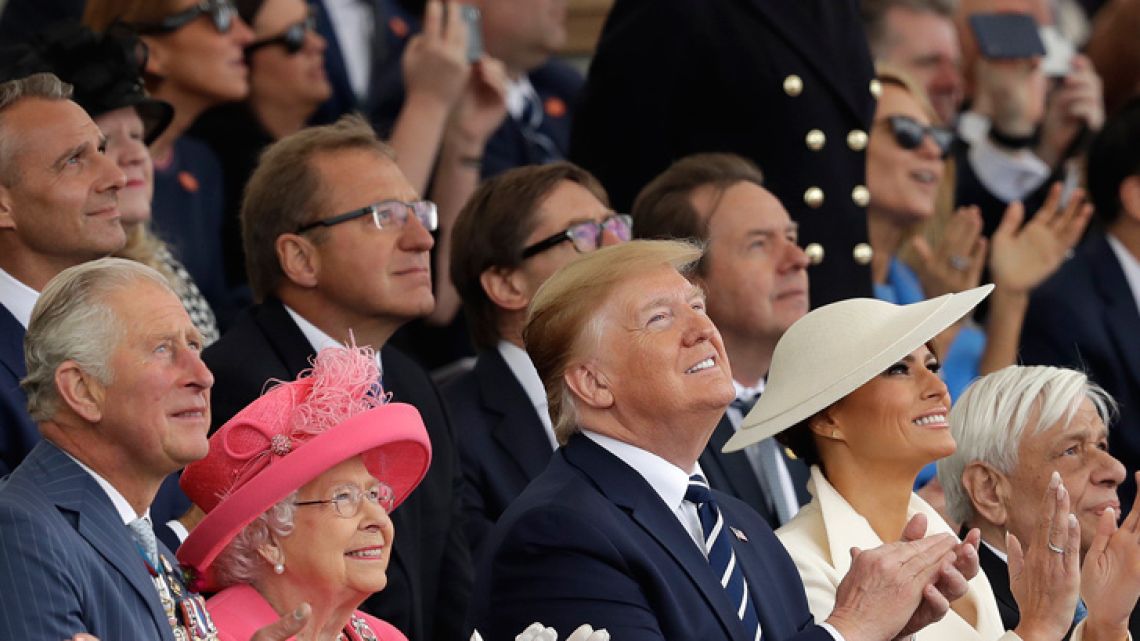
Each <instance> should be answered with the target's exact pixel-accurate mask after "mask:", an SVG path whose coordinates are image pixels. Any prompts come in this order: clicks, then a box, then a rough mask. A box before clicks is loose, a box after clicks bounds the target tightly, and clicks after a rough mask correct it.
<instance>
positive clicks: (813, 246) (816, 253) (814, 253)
mask: <svg viewBox="0 0 1140 641" xmlns="http://www.w3.org/2000/svg"><path fill="white" fill-rule="evenodd" d="M804 253H805V254H807V259H808V261H810V262H811V264H812V265H818V264H820V263H822V262H823V245H820V244H819V243H809V244H808V246H807V247H804Z"/></svg>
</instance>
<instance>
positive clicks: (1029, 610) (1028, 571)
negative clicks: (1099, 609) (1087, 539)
mask: <svg viewBox="0 0 1140 641" xmlns="http://www.w3.org/2000/svg"><path fill="white" fill-rule="evenodd" d="M1039 513H1040V514H1041V519H1040V522H1039V523H1038V526H1037V531H1036V532H1035V533H1034V536H1033V540H1032V541H1029V542H1028V546H1027V547H1026V548H1025V549H1024V550H1023V549H1022V545H1021V542H1020V541H1018V540H1017V537H1016V536H1014V535H1013V533H1012V532H1007V533H1006V551H1007V552H1008V554H1009V587H1010V591H1011V592H1012V593H1013V598H1014V600H1016V601H1017V607H1018V609H1019V610H1020V611H1021V622H1020V623H1019V624H1018V626H1017V629H1016V630H1014V631H1015V632H1017V634H1018V636H1020V637H1021V638H1022V639H1023V640H1024V641H1033V640H1035V639H1059V638H1061V637H1062V636H1064V634H1065V633H1066V632H1067V631H1068V630H1069V626H1070V625H1071V624H1072V622H1073V613H1074V612H1075V611H1076V608H1077V597H1078V593H1079V591H1080V587H1081V572H1080V555H1081V529H1080V527H1081V526H1080V525H1079V524H1078V523H1077V517H1075V516H1073V515H1072V514H1070V513H1069V492H1068V490H1066V489H1065V485H1064V483H1062V482H1061V475H1060V474H1058V473H1057V472H1053V476H1052V478H1051V479H1050V480H1049V488H1048V489H1047V490H1046V491H1045V496H1044V497H1042V500H1041V510H1040V512H1039Z"/></svg>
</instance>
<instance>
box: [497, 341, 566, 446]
mask: <svg viewBox="0 0 1140 641" xmlns="http://www.w3.org/2000/svg"><path fill="white" fill-rule="evenodd" d="M498 349H499V355H500V356H502V357H503V360H504V361H506V363H507V367H508V368H509V369H510V370H511V373H512V374H514V375H515V380H516V381H518V382H519V385H521V386H522V388H523V391H524V392H526V396H527V398H528V399H530V404H531V405H533V406H534V411H535V413H537V414H538V420H540V421H542V427H543V428H544V429H545V430H546V438H547V439H548V440H549V441H550V448H551V449H553V450H556V449H558V439H557V438H555V436H554V425H553V424H552V423H551V422H550V406H549V405H547V402H546V389H545V388H544V387H543V386H542V379H541V378H539V377H538V370H536V369H535V368H534V363H533V362H531V360H530V355H528V354H527V353H526V350H524V349H523V348H521V347H519V346H518V345H515V344H514V343H512V342H510V341H499V345H498Z"/></svg>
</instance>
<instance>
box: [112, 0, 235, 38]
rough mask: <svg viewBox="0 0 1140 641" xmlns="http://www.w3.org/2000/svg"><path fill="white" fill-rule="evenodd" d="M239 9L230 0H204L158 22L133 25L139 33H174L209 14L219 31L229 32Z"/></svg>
mask: <svg viewBox="0 0 1140 641" xmlns="http://www.w3.org/2000/svg"><path fill="white" fill-rule="evenodd" d="M236 15H237V9H236V8H234V5H233V3H232V2H231V1H230V0H202V1H201V2H199V3H198V4H196V5H194V6H193V7H190V8H189V9H187V10H185V11H180V12H178V13H176V14H174V15H172V16H167V17H165V18H163V19H162V20H160V21H158V22H152V23H149V24H148V23H143V24H135V25H133V26H134V28H135V30H136V31H138V33H140V34H143V35H149V34H162V33H172V32H174V31H178V30H179V29H181V28H182V27H185V26H186V25H188V24H190V23H191V22H193V21H195V20H197V19H198V17H199V16H209V17H210V22H212V23H214V28H215V29H217V30H218V33H227V32H229V30H230V27H232V26H233V25H234V17H235V16H236Z"/></svg>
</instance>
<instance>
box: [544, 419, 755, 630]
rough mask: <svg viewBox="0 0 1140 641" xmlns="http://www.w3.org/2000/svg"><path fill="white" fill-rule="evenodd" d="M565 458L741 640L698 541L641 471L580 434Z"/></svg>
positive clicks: (736, 621) (739, 626) (738, 624)
mask: <svg viewBox="0 0 1140 641" xmlns="http://www.w3.org/2000/svg"><path fill="white" fill-rule="evenodd" d="M562 451H563V452H565V456H566V459H567V461H569V463H570V464H571V465H573V466H575V467H577V468H578V469H580V470H582V472H584V473H585V475H586V476H587V477H588V478H590V479H591V480H592V481H593V483H594V485H595V486H596V487H597V488H598V490H599V491H600V492H601V493H602V494H603V495H605V496H606V498H607V499H609V500H610V501H612V502H613V503H614V504H615V505H617V506H618V507H619V508H621V509H622V510H624V511H625V512H626V513H628V514H629V515H630V518H632V519H633V521H634V522H636V523H637V524H638V526H639V527H641V528H642V529H643V530H645V532H646V534H648V535H649V536H650V537H652V538H653V539H654V540H655V541H656V542H657V544H658V545H660V546H661V548H662V549H663V550H665V552H667V553H668V554H669V556H670V557H672V558H673V560H674V561H676V562H677V565H679V566H680V567H681V569H683V570H684V571H685V574H686V575H688V577H689V579H690V580H691V581H692V582H693V584H694V585H696V586H697V589H698V590H699V591H700V592H701V596H702V597H704V599H705V602H706V603H707V605H708V607H709V608H711V609H712V611H713V612H715V613H716V616H717V619H718V620H720V624H721V626H722V627H723V628H724V630H725V633H726V634H727V635H728V637H729V638H734V639H742V638H744V635H745V633H744V627H743V625H742V624H741V622H740V619H739V618H737V616H736V612H734V611H733V610H732V607H731V604H730V603H729V601H728V599H727V598H726V594H725V591H724V588H723V587H721V585H720V583H719V582H718V581H717V578H716V576H715V575H714V574H713V571H712V568H710V567H709V562H708V559H706V558H705V557H704V555H703V554H701V551H700V550H699V549H698V548H697V546H696V543H694V542H693V539H692V538H691V537H690V536H689V533H688V532H686V531H685V528H684V527H682V526H681V523H680V522H679V521H678V520H677V517H676V516H675V515H674V514H673V512H672V510H670V509H669V508H668V507H667V506H666V505H665V504H664V503H663V502H662V501H661V498H660V496H658V495H657V493H656V492H655V491H654V490H653V488H652V487H650V485H649V483H647V482H646V481H645V479H644V478H642V476H641V475H640V474H638V473H637V472H636V471H635V470H633V469H632V468H630V467H629V466H628V465H626V464H625V463H623V462H622V461H621V460H620V459H618V458H617V457H615V456H613V455H612V454H610V453H609V452H607V451H606V450H605V449H604V448H602V447H601V446H599V445H597V444H596V443H594V442H593V441H591V440H590V439H589V438H587V437H586V436H583V435H581V434H579V435H575V436H574V437H573V438H571V439H570V442H569V443H568V444H567V445H565V446H564V447H563V448H562Z"/></svg>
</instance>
